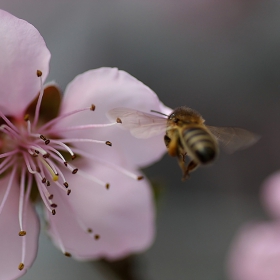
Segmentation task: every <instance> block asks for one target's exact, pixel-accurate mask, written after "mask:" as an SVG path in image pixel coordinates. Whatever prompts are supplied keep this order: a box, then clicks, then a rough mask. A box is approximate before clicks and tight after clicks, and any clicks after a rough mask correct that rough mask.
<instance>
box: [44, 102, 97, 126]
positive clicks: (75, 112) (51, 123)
mask: <svg viewBox="0 0 280 280" xmlns="http://www.w3.org/2000/svg"><path fill="white" fill-rule="evenodd" d="M88 110H91V111H93V110H92V107H87V108H83V109H78V110H74V111H71V112H69V113H66V114H63V115H60V116H58V117H56V118H54V119H52V120H51V121H49V122H47V123H46V124H45V125H43V126H41V127H40V128H39V131H47V128H48V127H50V126H52V125H53V124H55V123H57V122H59V121H60V120H62V119H64V118H66V117H69V116H71V115H74V114H77V113H80V112H83V111H88Z"/></svg>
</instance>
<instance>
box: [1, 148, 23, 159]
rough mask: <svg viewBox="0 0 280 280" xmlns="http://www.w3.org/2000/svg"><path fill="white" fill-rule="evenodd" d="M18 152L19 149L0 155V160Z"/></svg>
mask: <svg viewBox="0 0 280 280" xmlns="http://www.w3.org/2000/svg"><path fill="white" fill-rule="evenodd" d="M18 152H19V149H15V150H13V151H11V152H7V153H3V154H0V158H4V157H9V156H12V155H14V154H17V153H18Z"/></svg>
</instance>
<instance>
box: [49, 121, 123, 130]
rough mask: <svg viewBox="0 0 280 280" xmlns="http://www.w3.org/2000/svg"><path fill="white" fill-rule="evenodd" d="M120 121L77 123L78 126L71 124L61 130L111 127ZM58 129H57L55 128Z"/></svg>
mask: <svg viewBox="0 0 280 280" xmlns="http://www.w3.org/2000/svg"><path fill="white" fill-rule="evenodd" d="M117 123H118V122H114V123H106V124H87V125H77V126H70V127H65V128H60V129H59V132H62V131H72V130H83V129H89V128H100V127H102V128H103V127H109V126H113V125H116V124H117ZM55 131H57V129H56V130H55ZM48 132H51V130H48Z"/></svg>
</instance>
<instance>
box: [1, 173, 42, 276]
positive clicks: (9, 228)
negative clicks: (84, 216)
mask: <svg viewBox="0 0 280 280" xmlns="http://www.w3.org/2000/svg"><path fill="white" fill-rule="evenodd" d="M8 181H9V178H8V177H7V176H6V177H5V178H3V179H1V180H0V186H1V188H0V201H2V200H3V197H4V194H5V191H6V187H7V185H8ZM18 209H19V186H18V185H17V183H16V182H14V184H13V186H12V188H11V190H10V192H9V196H8V198H7V201H6V203H5V205H4V208H3V210H2V213H1V214H0V236H1V239H0V248H1V250H0V260H1V261H0V271H1V279H5V280H9V279H16V278H18V277H20V276H22V275H23V274H25V273H26V270H27V269H28V268H29V267H30V266H31V265H32V263H33V261H34V260H35V258H36V254H37V246H38V236H39V228H40V226H39V220H38V218H37V215H36V213H35V211H34V208H33V207H32V206H31V205H29V204H28V205H27V207H26V211H25V213H24V215H25V220H24V221H25V222H24V223H25V224H26V228H24V230H25V231H26V232H27V234H26V236H19V234H18V233H19V231H20V227H19V219H18V215H19V214H18V213H19V210H18ZM23 242H26V243H25V246H24V247H25V252H26V253H25V258H24V261H23V260H22V250H23ZM22 261H23V262H24V269H23V270H19V269H18V266H19V264H20V263H21V262H22Z"/></svg>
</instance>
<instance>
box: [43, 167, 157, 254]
mask: <svg viewBox="0 0 280 280" xmlns="http://www.w3.org/2000/svg"><path fill="white" fill-rule="evenodd" d="M84 171H86V172H87V173H88V174H94V176H96V177H97V178H99V179H102V180H104V181H106V182H108V181H109V182H110V188H109V190H107V189H106V188H105V187H104V186H100V185H97V184H96V183H93V182H92V181H89V180H87V179H84V178H82V177H80V176H79V175H78V173H79V171H78V173H77V174H76V175H72V177H73V178H71V184H70V186H69V188H71V190H72V192H71V194H70V195H69V196H67V195H66V194H65V193H61V192H59V191H58V190H54V189H53V193H54V201H55V203H57V205H58V207H57V211H56V215H54V216H52V215H50V217H49V219H48V223H49V234H50V236H51V237H52V239H53V240H54V242H55V244H56V245H57V246H58V247H59V248H60V249H61V250H62V251H66V252H69V253H71V254H72V256H74V258H76V259H83V260H86V259H95V258H101V257H105V258H108V259H115V258H121V257H124V256H126V255H128V254H131V253H135V252H141V251H143V250H145V249H147V248H148V247H149V246H150V245H151V243H152V241H153V238H154V231H155V221H154V219H155V217H154V215H155V213H154V206H153V198H152V193H151V189H150V186H149V184H148V182H147V181H146V180H141V181H136V180H133V179H131V178H128V177H126V176H124V175H122V174H120V173H118V172H116V171H114V170H111V169H110V168H107V167H104V166H96V165H94V167H92V168H88V169H87V170H84ZM69 183H70V182H69ZM88 228H90V229H92V230H93V233H92V234H90V233H88V232H86V229H88ZM96 234H97V235H100V239H98V240H95V239H94V235H96Z"/></svg>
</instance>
